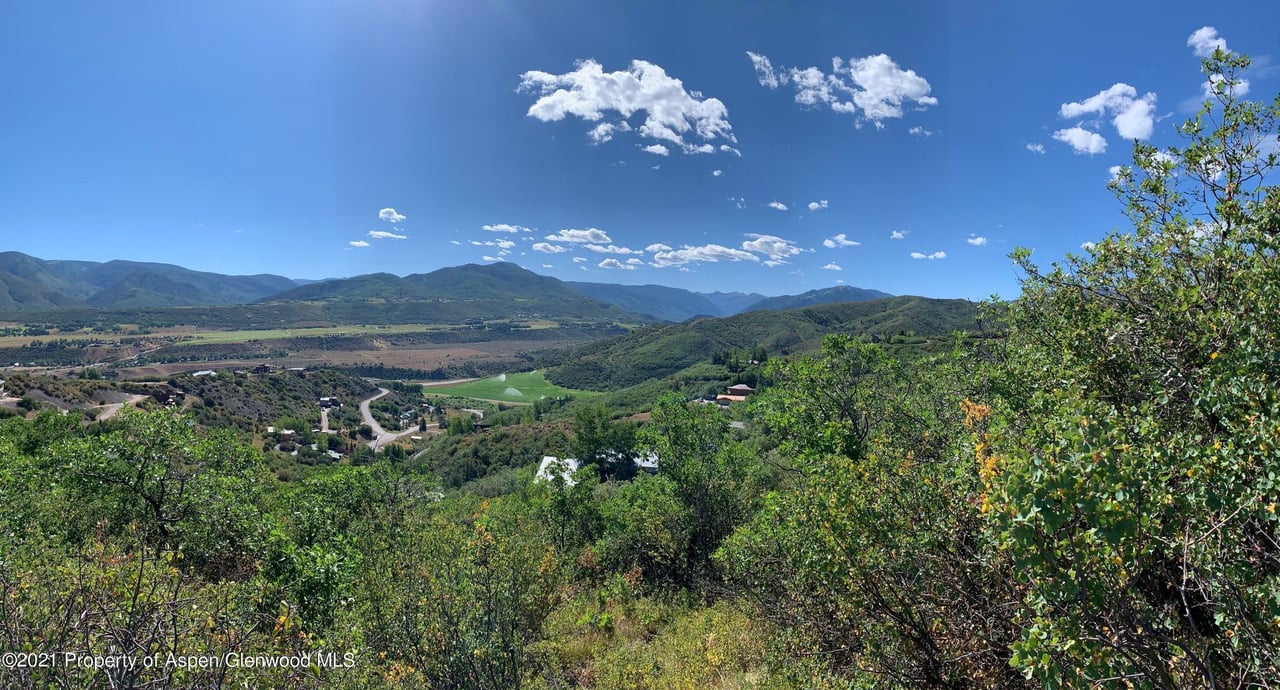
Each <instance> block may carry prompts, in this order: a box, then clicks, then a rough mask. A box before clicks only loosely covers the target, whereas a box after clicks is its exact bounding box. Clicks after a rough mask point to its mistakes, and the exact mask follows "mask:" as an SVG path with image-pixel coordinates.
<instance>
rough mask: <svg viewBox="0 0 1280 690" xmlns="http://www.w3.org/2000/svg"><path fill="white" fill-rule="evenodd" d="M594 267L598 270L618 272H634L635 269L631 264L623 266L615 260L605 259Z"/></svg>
mask: <svg viewBox="0 0 1280 690" xmlns="http://www.w3.org/2000/svg"><path fill="white" fill-rule="evenodd" d="M596 265H597V266H599V267H600V268H612V269H617V270H620V271H634V270H635V268H636V267H635V266H634V265H632V264H624V263H622V262H621V261H618V260H617V259H605V260H604V261H601V262H600V263H598V264H596Z"/></svg>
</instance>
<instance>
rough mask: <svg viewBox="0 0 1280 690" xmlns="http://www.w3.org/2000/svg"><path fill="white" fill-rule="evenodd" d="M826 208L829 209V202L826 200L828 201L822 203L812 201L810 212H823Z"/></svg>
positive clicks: (824, 200)
mask: <svg viewBox="0 0 1280 690" xmlns="http://www.w3.org/2000/svg"><path fill="white" fill-rule="evenodd" d="M826 207H827V200H826V199H823V200H822V201H810V202H809V210H810V211H820V210H822V209H824V208H826Z"/></svg>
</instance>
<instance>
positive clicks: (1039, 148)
mask: <svg viewBox="0 0 1280 690" xmlns="http://www.w3.org/2000/svg"><path fill="white" fill-rule="evenodd" d="M1027 150H1028V151H1030V152H1032V153H1040V154H1043V153H1044V144H1027Z"/></svg>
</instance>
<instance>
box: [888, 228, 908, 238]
mask: <svg viewBox="0 0 1280 690" xmlns="http://www.w3.org/2000/svg"><path fill="white" fill-rule="evenodd" d="M909 232H911V231H910V230H894V231H893V232H891V233H889V239H891V240H905V239H907V233H909Z"/></svg>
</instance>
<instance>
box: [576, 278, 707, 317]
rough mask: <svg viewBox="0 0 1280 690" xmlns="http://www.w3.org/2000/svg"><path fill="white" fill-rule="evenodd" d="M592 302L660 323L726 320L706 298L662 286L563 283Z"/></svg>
mask: <svg viewBox="0 0 1280 690" xmlns="http://www.w3.org/2000/svg"><path fill="white" fill-rule="evenodd" d="M565 284H566V285H568V286H569V287H571V288H573V289H574V290H576V291H578V292H579V293H581V294H583V295H585V296H587V297H590V298H591V299H594V300H599V301H601V302H607V303H609V304H613V305H616V306H618V307H621V308H623V309H625V310H627V311H629V312H632V313H634V314H644V315H645V316H650V317H652V318H655V319H659V320H662V321H675V322H680V321H687V320H688V319H691V318H693V317H695V316H727V315H728V314H729V312H725V311H723V310H722V309H721V308H720V307H719V306H717V305H716V304H715V303H714V302H712V301H711V300H709V299H707V297H706V295H702V294H699V293H697V292H690V291H689V290H681V289H680V288H673V287H667V286H665V285H615V284H613V283H579V282H572V281H571V282H568V283H565Z"/></svg>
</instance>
